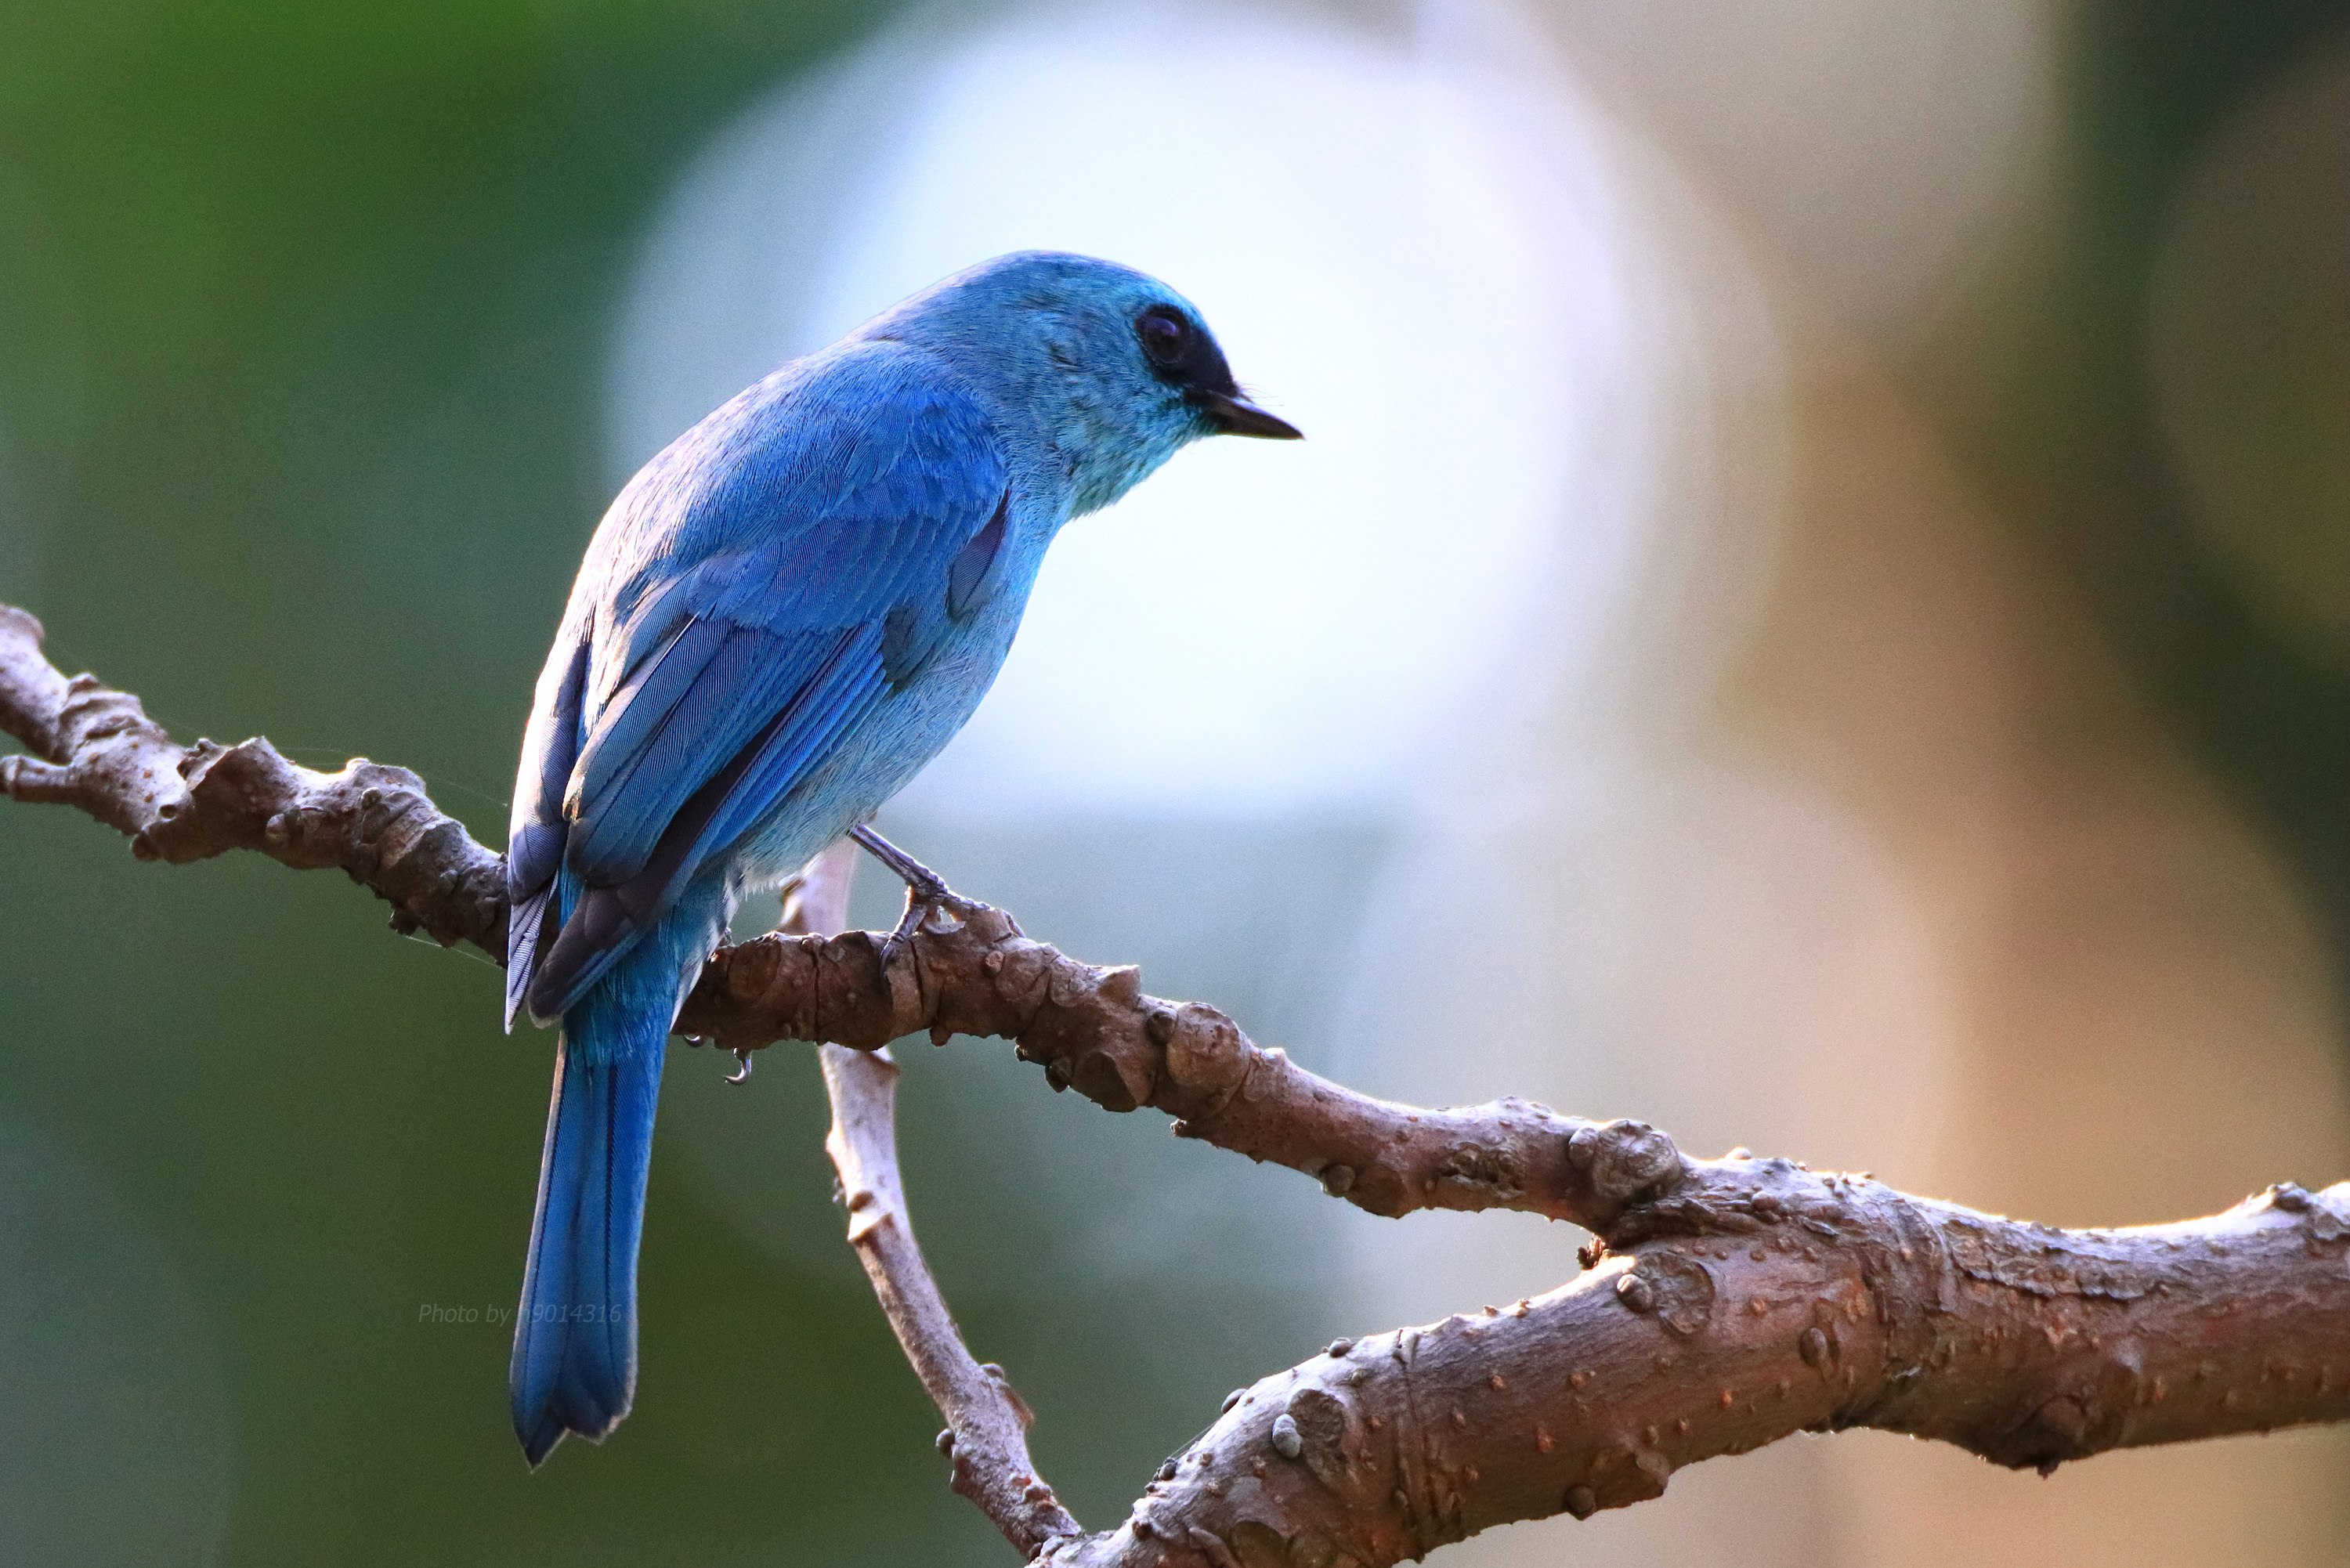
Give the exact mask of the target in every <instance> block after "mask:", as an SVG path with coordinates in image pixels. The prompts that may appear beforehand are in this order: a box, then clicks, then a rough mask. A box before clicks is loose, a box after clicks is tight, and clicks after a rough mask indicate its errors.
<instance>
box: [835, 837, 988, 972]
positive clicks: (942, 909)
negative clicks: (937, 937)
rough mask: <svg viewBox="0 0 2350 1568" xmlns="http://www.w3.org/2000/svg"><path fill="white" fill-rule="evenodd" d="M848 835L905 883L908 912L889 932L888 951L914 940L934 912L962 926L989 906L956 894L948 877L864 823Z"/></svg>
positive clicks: (950, 927)
mask: <svg viewBox="0 0 2350 1568" xmlns="http://www.w3.org/2000/svg"><path fill="white" fill-rule="evenodd" d="M848 836H849V837H851V838H853V839H855V840H856V841H857V843H858V846H860V847H861V848H863V849H864V851H865V852H866V853H867V854H868V855H870V856H872V857H873V858H874V859H876V860H879V862H881V864H882V865H884V866H886V867H889V870H890V873H891V874H892V875H894V876H895V877H898V878H899V880H900V881H902V882H904V883H905V884H906V913H905V915H904V917H903V918H902V919H899V922H898V929H896V930H894V931H892V932H890V933H889V942H888V943H887V947H888V948H890V949H894V948H896V947H898V946H899V944H901V943H904V942H909V941H911V940H913V938H914V933H916V932H917V931H919V930H920V929H922V926H923V923H924V922H925V921H927V920H929V919H930V918H931V914H932V913H933V912H934V911H935V912H937V913H941V914H944V915H947V916H949V917H951V918H952V919H953V920H954V922H955V924H956V925H960V924H961V923H962V920H963V919H964V918H965V917H967V916H968V915H969V914H970V913H971V912H972V911H973V910H977V909H985V908H986V907H987V906H986V905H984V904H982V903H979V902H977V901H976V900H974V899H971V898H964V897H963V896H962V894H960V893H957V892H956V891H955V890H954V889H953V888H950V887H948V886H947V884H946V878H945V877H941V876H940V875H939V874H938V873H937V872H935V871H933V870H931V868H930V867H927V866H925V865H923V864H922V863H921V862H920V861H919V860H917V859H915V858H914V857H912V856H910V855H909V854H907V853H906V852H905V851H904V850H902V849H900V848H899V847H898V846H896V845H894V844H892V843H890V842H889V840H888V839H886V838H884V837H882V836H880V835H879V834H878V833H876V832H874V831H873V829H871V828H870V827H868V826H866V825H865V824H863V823H861V822H860V823H858V825H857V826H855V827H852V828H850V829H849V830H848ZM945 929H950V930H951V929H953V927H952V926H949V927H947V928H945Z"/></svg>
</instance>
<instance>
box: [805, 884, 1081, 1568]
mask: <svg viewBox="0 0 2350 1568" xmlns="http://www.w3.org/2000/svg"><path fill="white" fill-rule="evenodd" d="M857 856H858V850H857V847H856V846H854V845H851V844H849V843H847V842H846V841H844V842H842V843H840V844H837V845H835V846H833V847H831V848H830V849H827V850H826V851H825V852H824V853H823V854H822V855H819V856H817V857H816V858H815V859H814V860H812V861H810V862H809V863H808V867H807V869H806V871H803V872H802V873H801V874H800V877H799V880H798V882H797V883H796V885H795V887H794V888H793V889H792V891H791V894H790V895H789V897H788V898H786V899H785V909H784V919H783V923H782V924H781V926H780V927H778V929H780V930H782V931H785V932H786V933H800V932H806V933H816V934H832V933H837V932H838V931H839V930H840V929H841V928H842V927H843V926H844V925H846V924H847V915H848V889H849V885H850V882H851V880H852V879H853V877H854V876H855V873H856V870H857ZM817 1055H818V1057H819V1059H820V1061H821V1063H822V1065H823V1068H824V1086H825V1092H826V1093H827V1095H829V1096H831V1099H832V1130H831V1132H830V1133H828V1134H827V1136H826V1137H825V1140H824V1148H825V1152H826V1153H827V1154H828V1155H830V1156H831V1157H832V1166H833V1169H834V1170H835V1171H837V1172H838V1173H839V1176H840V1190H841V1193H842V1195H843V1199H844V1200H845V1201H846V1202H847V1205H848V1244H849V1245H850V1246H852V1247H854V1248H856V1249H857V1257H858V1262H862V1263H863V1264H864V1265H865V1272H866V1274H867V1276H868V1278H870V1279H871V1280H872V1282H873V1293H874V1294H875V1295H876V1296H878V1297H879V1298H880V1301H881V1311H882V1313H883V1314H884V1315H886V1316H887V1317H888V1318H889V1327H890V1328H891V1330H892V1331H894V1332H895V1333H896V1334H897V1335H898V1344H899V1346H900V1347H901V1348H902V1349H903V1350H904V1351H905V1353H906V1359H907V1360H908V1361H910V1362H911V1363H912V1364H913V1367H914V1373H915V1376H918V1377H920V1379H921V1380H922V1387H923V1388H924V1389H925V1390H927V1391H928V1392H929V1394H930V1396H931V1402H932V1403H933V1404H935V1405H937V1406H938V1407H939V1414H940V1415H941V1416H943V1417H946V1422H947V1426H946V1429H945V1430H944V1431H942V1432H941V1433H940V1434H939V1448H940V1450H941V1452H942V1453H944V1454H945V1455H946V1456H947V1457H948V1458H949V1459H951V1461H952V1463H953V1475H952V1481H951V1484H952V1486H953V1487H954V1490H956V1491H958V1492H960V1493H961V1494H962V1496H964V1497H965V1498H968V1499H969V1500H970V1501H972V1503H973V1504H974V1505H975V1506H976V1507H978V1508H979V1510H980V1511H982V1512H983V1513H985V1514H986V1515H987V1517H988V1518H989V1519H990V1520H992V1521H994V1523H995V1527H996V1528H997V1529H999V1530H1001V1531H1002V1532H1003V1537H1004V1539H1005V1540H1007V1541H1009V1542H1012V1544H1013V1545H1014V1547H1015V1548H1017V1549H1018V1551H1019V1552H1020V1554H1021V1555H1022V1556H1024V1557H1026V1556H1032V1555H1034V1554H1035V1552H1037V1551H1038V1549H1039V1548H1042V1547H1045V1546H1048V1545H1050V1544H1051V1543H1053V1542H1056V1541H1058V1540H1061V1539H1063V1538H1066V1537H1073V1536H1078V1535H1082V1534H1083V1533H1084V1531H1083V1529H1082V1528H1081V1527H1080V1526H1079V1525H1078V1523H1077V1521H1076V1520H1075V1519H1073V1518H1071V1517H1070V1514H1069V1511H1068V1510H1067V1509H1066V1508H1064V1507H1062V1506H1061V1501H1060V1499H1058V1498H1057V1497H1055V1496H1054V1494H1053V1489H1052V1488H1051V1487H1050V1486H1048V1485H1046V1484H1045V1481H1044V1480H1043V1479H1042V1478H1040V1477H1039V1476H1038V1475H1037V1474H1036V1467H1035V1462H1034V1461H1033V1460H1031V1459H1029V1457H1028V1438H1027V1427H1028V1423H1029V1421H1030V1420H1032V1419H1033V1418H1034V1417H1033V1416H1032V1414H1031V1412H1030V1411H1029V1408H1028V1406H1027V1403H1026V1401H1024V1400H1023V1399H1022V1398H1021V1397H1020V1396H1019V1394H1018V1393H1017V1392H1016V1391H1015V1390H1014V1388H1013V1386H1012V1385H1011V1383H1010V1382H1009V1380H1007V1379H1006V1378H1005V1376H1004V1375H1003V1368H1002V1367H1000V1366H994V1365H993V1364H989V1365H985V1366H983V1365H981V1363H980V1362H979V1361H978V1360H976V1359H975V1358H974V1357H973V1356H972V1354H971V1350H970V1348H969V1347H968V1346H967V1345H964V1344H963V1341H962V1332H961V1331H960V1330H958V1329H957V1328H956V1327H955V1322H954V1318H953V1316H952V1315H951V1314H950V1313H949V1312H948V1311H947V1303H946V1298H945V1297H944V1296H943V1295H941V1293H940V1291H939V1285H938V1281H937V1280H936V1279H934V1278H932V1277H931V1268H930V1264H929V1263H928V1262H925V1261H924V1260H923V1258H922V1249H921V1246H920V1243H919V1242H917V1241H915V1240H914V1224H913V1218H912V1216H911V1214H910V1212H909V1211H908V1210H907V1207H906V1192H905V1187H904V1184H903V1183H902V1182H901V1181H900V1180H899V1176H898V1133H897V1121H896V1117H897V1096H898V1064H896V1063H895V1062H894V1061H892V1060H890V1057H889V1050H888V1049H887V1048H886V1047H884V1048H882V1049H879V1050H873V1051H851V1050H848V1049H847V1048H845V1047H843V1046H839V1045H820V1046H818V1047H817Z"/></svg>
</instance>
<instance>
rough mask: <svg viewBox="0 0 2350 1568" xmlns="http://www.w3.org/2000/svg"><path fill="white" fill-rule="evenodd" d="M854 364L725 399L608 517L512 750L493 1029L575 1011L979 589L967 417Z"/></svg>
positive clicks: (897, 682)
mask: <svg viewBox="0 0 2350 1568" xmlns="http://www.w3.org/2000/svg"><path fill="white" fill-rule="evenodd" d="M878 347H879V346H877V348H878ZM867 358H868V362H866V363H864V364H862V365H858V366H853V367H852V370H853V371H854V373H852V374H836V375H835V376H833V377H831V378H828V379H815V380H813V381H809V382H804V383H801V384H799V385H797V386H785V387H784V388H783V389H780V390H776V389H770V392H769V395H768V396H767V398H766V399H765V400H764V401H762V400H755V399H754V400H752V401H751V402H749V403H747V404H746V403H745V402H744V400H737V401H736V403H734V404H730V405H729V406H728V408H727V409H724V410H720V412H719V413H718V414H716V415H713V416H712V419H711V420H710V421H705V422H704V424H703V425H702V426H700V427H697V428H696V430H695V431H693V432H691V433H690V434H689V435H688V436H687V437H685V438H684V439H683V440H681V441H680V442H679V444H678V446H677V447H673V448H671V451H670V452H667V453H664V454H663V455H662V457H661V458H659V459H656V460H655V462H654V464H653V465H651V466H650V467H649V468H648V470H647V473H646V474H645V475H641V476H639V480H638V481H637V482H635V483H631V485H630V486H629V490H628V491H627V492H624V493H623V494H622V497H621V499H620V501H619V502H617V503H616V504H615V505H614V509H613V510H614V516H613V517H611V518H609V519H608V520H607V523H606V524H605V528H606V530H607V531H617V533H618V538H619V543H618V544H617V545H616V546H615V547H614V548H613V549H610V550H602V549H598V550H596V551H591V553H590V556H589V567H588V568H587V570H589V571H594V570H598V569H600V572H601V575H602V577H603V579H604V582H603V584H602V587H603V591H602V593H601V594H600V596H599V597H593V598H592V599H591V602H590V604H589V606H588V607H587V613H581V610H582V607H581V606H580V604H579V603H578V602H577V600H575V605H574V615H573V617H572V618H568V619H567V622H566V633H565V637H566V639H568V640H567V641H566V640H561V639H559V640H558V642H557V645H556V649H555V651H554V652H553V653H552V654H551V655H550V656H549V659H548V664H547V673H546V675H545V676H543V677H542V678H541V680H540V683H539V694H538V709H537V711H536V712H535V713H534V715H533V718H532V722H531V728H530V732H529V734H528V736H527V737H526V738H525V748H524V757H523V764H522V776H521V778H520V780H519V781H518V787H517V791H516V794H517V801H516V811H515V831H514V836H513V839H512V841H511V846H510V848H509V851H508V862H507V865H508V873H507V874H508V879H509V892H510V894H511V895H512V901H513V905H514V916H513V929H514V931H515V933H516V935H515V938H514V939H512V940H511V947H512V950H513V953H514V960H513V961H510V962H509V965H508V995H507V1009H508V1018H509V1022H511V1020H512V1018H513V1016H514V1015H515V1012H518V1011H519V1010H520V1008H521V1007H522V1006H523V1005H525V1004H526V1005H527V1006H528V1007H529V1009H530V1011H531V1012H533V1013H534V1014H536V1015H537V1016H539V1017H542V1018H546V1017H551V1016H554V1015H556V1014H557V1013H560V1012H562V1011H563V1010H564V1008H565V1007H567V1006H568V1005H569V1004H570V1003H571V1002H573V1001H575V1000H576V999H577V996H578V994H579V992H582V991H583V990H585V989H586V988H587V986H588V985H589V984H591V983H593V982H594V981H595V980H596V978H597V977H598V975H599V974H601V973H602V972H603V971H604V969H605V968H606V967H607V966H608V964H609V963H610V962H611V961H612V960H613V959H614V958H617V957H618V956H619V953H621V952H622V951H625V950H627V948H628V947H629V945H631V944H632V943H633V942H634V940H636V939H637V937H639V935H640V934H641V933H642V932H644V931H645V930H647V929H650V927H651V926H652V924H653V923H654V922H655V921H657V920H658V919H660V917H661V915H662V914H664V913H665V912H667V910H668V909H669V908H670V906H671V904H672V903H673V902H674V901H675V900H676V898H677V897H678V895H679V893H680V892H681V890H682V889H683V888H684V887H685V885H686V883H687V882H689V881H690V880H691V878H692V877H693V875H694V873H695V872H697V871H699V870H700V869H702V867H704V866H706V865H707V864H709V863H710V862H711V860H712V858H714V857H717V856H719V855H721V854H723V853H724V852H726V851H727V850H729V849H730V848H731V847H733V846H734V844H735V843H736V842H737V841H738V840H739V839H741V838H742V837H743V836H744V835H745V834H746V833H748V832H750V831H751V830H752V829H753V828H754V827H755V826H759V824H760V823H761V821H762V819H763V818H764V816H765V815H767V813H768V812H769V811H770V810H771V809H772V808H773V807H774V806H775V804H776V803H777V802H778V801H780V800H781V799H782V798H783V797H784V796H785V794H787V793H788V792H789V791H790V790H791V789H792V788H793V786H794V785H795V784H797V783H798V782H799V781H800V780H801V779H803V778H805V777H806V775H807V774H808V772H809V771H810V770H811V769H812V768H813V767H815V766H816V764H817V763H820V762H821V761H822V760H823V759H824V758H825V757H826V756H827V755H828V754H829V753H831V752H832V750H833V749H834V748H835V747H836V746H837V744H838V743H839V742H840V740H841V739H842V738H843V737H844V736H846V735H847V734H848V733H849V732H852V731H853V730H854V729H855V728H856V726H857V725H858V722H860V721H861V720H862V719H864V718H865V717H866V715H868V713H870V712H871V711H872V710H873V708H874V707H875V706H876V705H877V704H878V703H879V701H881V700H882V698H883V697H884V696H885V695H886V694H887V693H888V692H889V690H890V689H891V688H892V687H894V686H902V685H904V684H905V683H906V682H907V681H909V680H911V679H913V677H914V676H915V675H916V674H918V673H920V669H921V667H922V665H923V664H924V663H925V662H926V661H927V660H928V659H929V658H930V656H931V653H933V652H934V651H935V650H936V649H937V647H938V646H939V644H940V642H941V639H942V638H943V636H944V634H945V632H946V631H947V629H948V628H950V626H951V624H952V623H953V622H954V621H955V620H958V619H961V618H963V617H964V616H967V615H968V614H969V613H971V611H972V609H974V608H975V607H976V604H977V602H978V600H980V599H981V598H983V597H984V594H985V591H986V590H985V588H984V585H985V583H986V582H987V581H988V579H990V578H992V577H993V576H995V575H997V574H996V573H995V572H993V571H992V570H990V568H991V566H993V562H994V559H995V557H996V556H998V555H999V554H1000V546H1001V545H1002V542H1003V532H1004V527H1005V521H1004V519H1005V506H1006V497H1007V495H1008V491H1009V485H1008V481H1007V477H1006V473H1005V468H1004V463H1003V458H1002V455H1001V453H1000V451H999V449H998V445H997V442H996V440H995V435H994V432H993V430H992V428H991V427H990V426H989V423H988V421H987V419H986V416H985V414H984V412H983V410H980V409H979V408H978V407H977V406H976V405H975V404H973V403H972V401H971V400H970V399H969V398H968V397H967V396H965V395H963V394H962V393H960V392H958V391H956V390H954V389H951V387H945V386H941V385H940V384H939V383H937V382H936V381H935V379H929V378H926V377H924V376H923V375H922V374H920V371H921V369H923V367H921V366H920V364H919V363H914V364H908V363H905V362H904V361H905V360H908V359H911V358H912V356H910V355H907V354H900V355H899V356H897V357H896V358H889V357H885V356H881V355H879V354H872V355H868V357H867ZM875 361H878V362H875ZM759 390H760V389H754V393H756V392H758V391H759ZM745 398H746V399H752V398H753V394H745ZM598 543H599V545H602V543H603V541H602V540H600V539H599V542H598ZM584 575H585V574H584V573H583V576H584ZM575 622H576V623H577V624H576V625H575V624H574V623H575ZM525 807H526V809H525Z"/></svg>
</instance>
